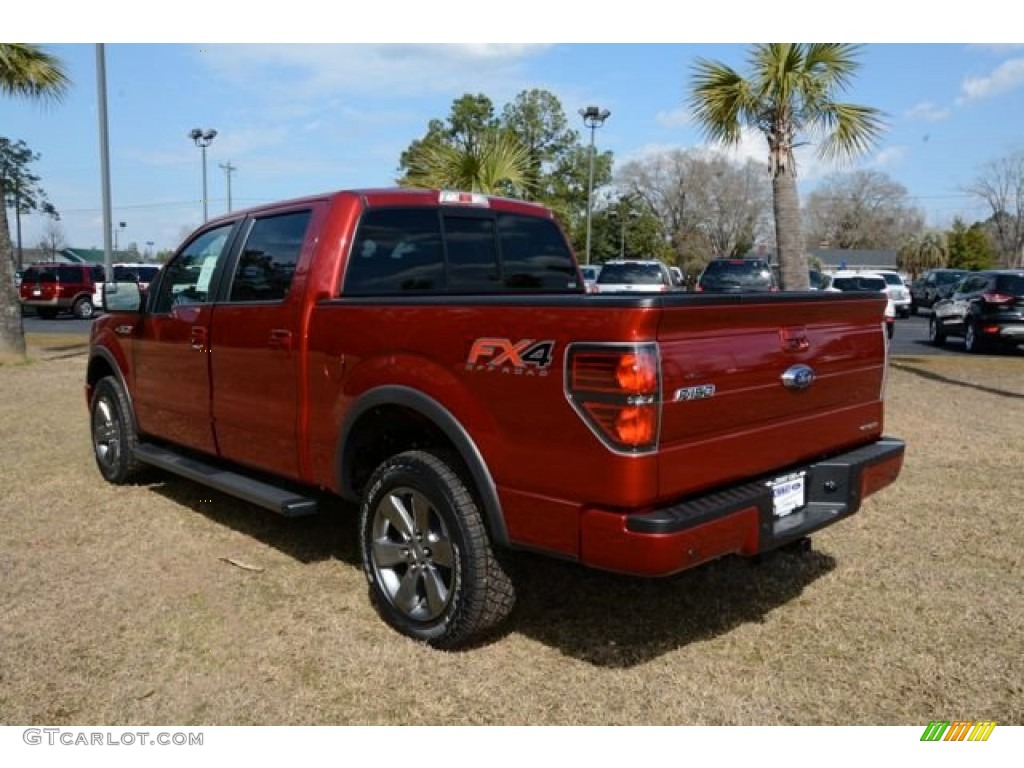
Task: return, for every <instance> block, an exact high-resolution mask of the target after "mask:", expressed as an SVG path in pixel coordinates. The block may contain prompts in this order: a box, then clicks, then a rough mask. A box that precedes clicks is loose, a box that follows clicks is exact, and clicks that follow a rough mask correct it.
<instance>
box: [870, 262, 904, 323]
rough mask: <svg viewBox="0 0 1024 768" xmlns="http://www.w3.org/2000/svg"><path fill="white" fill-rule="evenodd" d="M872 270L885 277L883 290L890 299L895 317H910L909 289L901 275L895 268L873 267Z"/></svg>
mask: <svg viewBox="0 0 1024 768" xmlns="http://www.w3.org/2000/svg"><path fill="white" fill-rule="evenodd" d="M872 272H873V273H874V274H876V275H881V276H882V277H883V278H885V284H886V289H885V292H886V293H888V294H889V298H890V299H892V303H893V306H895V308H896V316H897V317H910V291H909V290H908V289H907V284H906V283H904V282H903V276H902V275H901V274H900V273H899V272H896V271H895V270H889V269H874V270H872Z"/></svg>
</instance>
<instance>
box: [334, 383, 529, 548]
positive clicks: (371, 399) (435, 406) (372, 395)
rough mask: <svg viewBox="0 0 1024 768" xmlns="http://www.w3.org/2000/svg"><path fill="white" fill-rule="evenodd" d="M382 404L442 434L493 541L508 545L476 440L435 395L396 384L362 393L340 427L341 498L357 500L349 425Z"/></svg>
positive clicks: (492, 485) (493, 488)
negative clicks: (469, 481) (475, 497)
mask: <svg viewBox="0 0 1024 768" xmlns="http://www.w3.org/2000/svg"><path fill="white" fill-rule="evenodd" d="M384 405H399V406H402V407H404V408H408V409H409V410H412V411H416V412H417V413H419V414H420V415H421V416H423V417H424V418H426V419H428V420H429V421H431V422H432V423H433V424H434V425H435V426H437V428H438V429H440V430H441V431H442V432H443V433H444V435H445V436H446V437H447V438H448V439H449V440H450V441H451V443H452V445H454V446H455V450H456V451H458V453H459V456H460V457H461V458H462V461H463V462H464V463H465V465H466V467H467V468H468V469H469V474H470V476H471V478H472V480H473V483H474V485H475V486H476V489H477V491H478V492H479V494H480V501H481V503H482V504H483V510H481V511H482V512H483V514H484V519H485V520H486V521H487V527H488V530H489V531H490V534H491V537H492V539H493V542H494V543H495V544H496V545H499V546H503V547H507V546H509V538H508V530H507V528H506V527H505V517H504V515H503V514H502V510H501V501H500V500H499V499H498V489H497V486H496V485H495V482H494V478H493V476H492V475H491V472H490V470H489V469H488V468H487V463H486V462H485V461H484V457H483V454H482V453H481V452H480V449H479V447H477V444H476V442H475V441H474V440H473V438H472V437H470V435H469V432H467V431H466V429H465V427H463V426H462V424H461V423H460V422H459V420H458V419H457V418H456V417H455V416H454V415H453V414H452V412H451V411H449V410H448V409H447V408H445V407H444V406H443V405H441V403H439V402H438V401H437V400H435V399H434V398H432V397H430V396H429V395H425V394H424V393H423V392H420V391H419V390H417V389H413V388H411V387H405V386H398V385H387V386H382V387H375V388H373V389H371V390H368V391H367V392H366V393H364V394H363V395H362V396H361V397H360V398H359V399H358V400H357V401H356V402H355V404H354V405H353V406H352V407H351V408H350V409H349V411H348V413H347V414H346V416H345V420H344V422H343V423H342V426H341V432H340V434H339V438H338V451H337V456H338V459H337V460H336V461H337V472H338V488H339V489H340V493H341V495H342V497H344V498H346V499H349V500H351V501H358V500H359V495H358V494H357V493H356V492H355V490H353V488H352V487H351V485H350V484H349V482H348V477H349V476H350V472H351V463H352V459H351V452H350V451H347V450H345V446H346V445H347V444H348V441H349V435H350V433H351V431H352V428H353V427H354V426H355V424H356V422H357V421H358V420H359V418H360V417H361V416H363V415H364V414H365V413H366V412H367V411H369V410H371V409H373V408H377V407H379V406H384Z"/></svg>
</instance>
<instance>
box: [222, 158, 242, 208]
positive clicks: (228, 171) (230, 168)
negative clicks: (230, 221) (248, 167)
mask: <svg viewBox="0 0 1024 768" xmlns="http://www.w3.org/2000/svg"><path fill="white" fill-rule="evenodd" d="M220 167H221V168H223V169H224V175H225V176H227V177H228V213H231V174H232V173H234V172H235V171H237V170H238V168H237V167H236V166H234V165H232V164H231V161H230V160H228V161H227V162H226V163H221V164H220Z"/></svg>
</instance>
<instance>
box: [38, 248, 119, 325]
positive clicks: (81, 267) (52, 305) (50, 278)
mask: <svg viewBox="0 0 1024 768" xmlns="http://www.w3.org/2000/svg"><path fill="white" fill-rule="evenodd" d="M102 280H103V267H101V266H97V265H95V264H60V263H57V262H44V263H41V264H33V265H31V266H30V267H28V268H27V269H26V270H25V273H24V274H23V275H22V277H21V285H20V286H19V288H18V291H19V293H20V295H21V305H22V306H23V307H32V308H34V309H35V311H36V314H37V315H39V317H42V318H44V319H48V320H49V319H53V318H55V317H56V316H57V314H58V313H59V312H71V313H72V314H73V315H74V316H75V317H77V318H79V319H81V320H88V319H90V318H91V317H92V316H93V312H94V310H95V307H94V305H93V303H92V296H93V292H94V291H95V290H96V283H97V282H99V281H102Z"/></svg>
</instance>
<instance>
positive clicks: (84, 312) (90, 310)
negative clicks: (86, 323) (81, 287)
mask: <svg viewBox="0 0 1024 768" xmlns="http://www.w3.org/2000/svg"><path fill="white" fill-rule="evenodd" d="M71 314H73V315H74V316H75V317H77V318H78V319H79V320H92V316H93V315H94V314H96V308H95V307H94V306H93V305H92V299H90V298H88V297H87V296H81V297H80V298H78V299H75V303H74V304H73V305H72V306H71Z"/></svg>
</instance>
